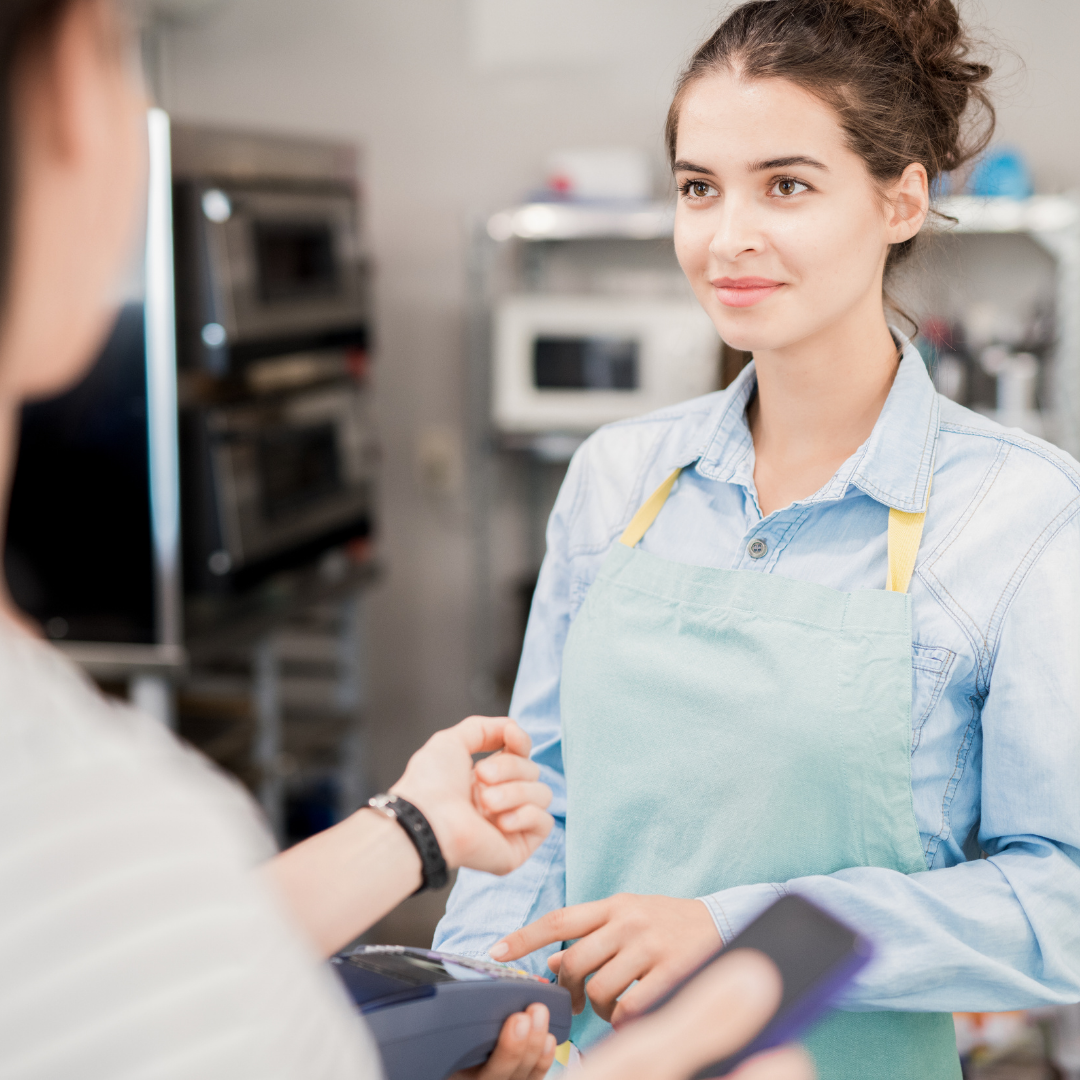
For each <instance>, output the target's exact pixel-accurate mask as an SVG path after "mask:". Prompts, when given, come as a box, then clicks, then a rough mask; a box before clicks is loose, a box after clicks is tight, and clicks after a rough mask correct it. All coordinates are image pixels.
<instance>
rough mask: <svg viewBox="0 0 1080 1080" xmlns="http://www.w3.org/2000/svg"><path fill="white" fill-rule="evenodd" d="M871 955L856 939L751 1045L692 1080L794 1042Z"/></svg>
mask: <svg viewBox="0 0 1080 1080" xmlns="http://www.w3.org/2000/svg"><path fill="white" fill-rule="evenodd" d="M872 954H873V948H872V946H871V945H870V942H869V941H867V940H866V939H865V938H863V937H860V938H858V941H857V943H856V946H855V951H853V952H851V953H848V955H847V956H846V957H845V958H844V959H843V960H841V961H840V962H839V963H838V964H837V965H836V967H834V968H832V969H831V970H830V971H829V972H827V973H826V974H825V975H824V976H823V977H822V978H821V979H820V980H819V981H818V982H816V983H815V984H814V985H813V986H812V987H811V988H810V990H809V992H807V993H806V994H804V995H803V996H802V997H801V998H799V999H798V1000H797V1001H795V1002H794V1003H793V1004H792V1005H791V1006H790V1007H789V1008H787V1009H785V1010H784V1011H783V1012H782V1013H779V1012H778V1013H776V1014H775V1015H774V1016H773V1018H772V1019H771V1020H770V1021H769V1022H768V1023H767V1024H766V1025H765V1027H764V1028H762V1029H761V1031H760V1033H759V1034H758V1036H757V1038H756V1039H754V1040H753V1042H750V1043H747V1045H746V1046H744V1047H743V1048H742V1049H741V1050H738V1051H736V1053H734V1054H732V1055H731V1056H730V1057H727V1058H724V1060H723V1061H720V1062H716V1063H714V1064H712V1065H709V1066H707V1067H706V1068H704V1069H702V1070H701V1072H699V1073H696V1074H695V1076H694V1080H711V1078H712V1077H717V1076H727V1074H728V1073H730V1072H732V1071H733V1070H734V1069H736V1068H738V1066H739V1065H741V1064H742V1063H743V1062H744V1061H745V1060H746V1059H747V1058H750V1057H753V1056H754V1055H755V1054H760V1053H761V1052H762V1051H764V1050H772V1049H774V1048H775V1047H777V1046H783V1045H784V1044H785V1043H790V1042H795V1041H796V1040H797V1039H798V1038H799V1036H800V1035H802V1034H803V1033H804V1032H806V1031H807V1029H809V1028H810V1027H812V1026H813V1025H814V1024H815V1023H817V1021H818V1020H820V1019H821V1018H822V1017H823V1016H824V1015H825V1014H826V1013H827V1012H828V1011H829V1006H830V1005H831V1004H832V1002H833V1001H835V1000H836V997H837V995H838V994H839V993H840V991H841V990H843V989H844V987H845V986H847V984H848V983H849V982H851V980H852V979H853V978H854V977H855V975H856V974H857V973H858V972H859V971H860V970H861V969H862V968H863V967H864V966H865V965H866V964H867V963H868V962H869V961H870V958H871V956H872Z"/></svg>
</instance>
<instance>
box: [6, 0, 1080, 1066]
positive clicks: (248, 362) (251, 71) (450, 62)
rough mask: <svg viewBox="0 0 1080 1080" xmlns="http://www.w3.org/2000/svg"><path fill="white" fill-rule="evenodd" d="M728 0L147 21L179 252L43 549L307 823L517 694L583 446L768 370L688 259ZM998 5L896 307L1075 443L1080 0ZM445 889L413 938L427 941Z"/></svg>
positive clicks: (1010, 1042) (952, 388)
mask: <svg viewBox="0 0 1080 1080" xmlns="http://www.w3.org/2000/svg"><path fill="white" fill-rule="evenodd" d="M725 6H726V5H724V4H723V3H721V2H720V0H617V2H616V0H421V2H419V3H414V4H408V5H406V4H394V3H386V2H373V0H304V2H303V3H300V2H298V0H150V2H149V3H148V4H147V6H146V15H145V26H144V30H143V46H144V47H143V52H144V62H145V66H146V70H147V78H148V82H149V84H150V88H151V94H152V98H153V102H154V105H155V107H156V108H155V110H154V111H153V112H152V113H151V115H150V118H149V122H148V131H149V138H150V145H151V162H152V170H151V198H150V207H149V214H148V226H147V237H146V253H145V258H142V257H140V260H139V262H138V265H137V266H135V267H133V269H132V273H131V276H130V281H128V282H127V283H126V284H125V286H124V296H125V298H126V302H125V306H124V313H123V315H122V317H121V320H120V322H119V323H118V325H117V328H116V331H115V332H114V334H113V337H112V339H111V340H110V342H109V345H108V346H107V348H106V349H105V351H104V353H103V355H102V358H101V360H100V361H99V363H98V365H97V367H96V368H95V369H94V371H93V372H92V373H91V375H90V376H89V377H88V379H87V380H86V381H85V382H84V383H83V384H81V385H80V386H79V387H77V388H76V389H75V390H74V391H72V392H71V393H70V394H68V395H65V396H64V397H63V398H62V399H60V400H58V401H55V402H47V403H42V404H40V405H35V406H32V407H30V408H29V409H28V410H27V415H26V417H25V419H24V430H23V443H22V449H21V456H20V464H19V473H18V476H17V478H16V483H15V488H14V492H13V507H12V514H11V521H10V524H9V530H8V537H7V547H6V554H5V558H6V562H7V568H8V572H9V576H10V578H11V581H12V588H13V590H14V592H15V594H16V597H17V599H19V601H20V602H21V603H22V604H23V605H24V607H26V608H27V610H29V611H30V612H31V613H32V614H33V615H34V616H35V617H37V618H38V619H39V620H40V621H41V622H42V625H43V626H44V628H45V630H46V633H47V634H48V635H49V636H50V637H52V638H53V639H54V640H56V641H57V642H58V643H60V644H61V647H63V648H65V649H66V650H67V651H68V652H69V653H70V654H71V655H73V656H74V657H75V658H76V659H78V660H79V661H80V662H82V663H83V664H84V665H85V666H86V667H87V669H88V670H89V671H91V673H92V674H93V675H94V676H95V677H96V678H97V679H98V680H99V681H100V682H101V683H102V685H103V686H105V687H106V688H107V689H108V690H110V691H111V692H114V693H117V694H126V695H129V696H131V697H132V698H134V699H135V700H137V701H139V702H140V703H141V704H142V705H143V706H144V707H146V708H147V709H149V710H150V711H152V712H154V713H155V714H156V715H158V716H160V717H161V718H162V720H163V722H166V723H169V724H171V725H173V726H174V727H175V728H176V729H177V730H178V731H179V732H180V733H181V734H182V735H183V736H184V737H185V738H187V739H189V740H190V741H192V742H193V743H194V744H195V745H197V746H200V747H201V748H202V749H203V750H205V751H206V752H207V753H208V754H210V755H211V756H212V757H214V758H215V759H216V760H217V761H218V762H220V764H221V765H222V766H223V767H224V768H226V769H229V770H230V771H232V772H234V773H235V774H236V775H237V776H238V777H239V778H240V779H241V781H242V782H244V783H245V784H247V785H248V786H249V787H250V788H251V790H252V791H253V792H254V794H255V795H256V797H258V798H259V799H260V801H261V802H262V805H263V807H264V809H265V811H266V813H267V815H268V818H269V819H270V821H271V824H272V825H273V827H274V828H275V830H276V831H277V833H278V836H279V838H280V840H281V841H282V842H283V843H289V842H292V841H295V840H296V839H299V838H302V837H303V836H306V835H309V834H310V833H312V832H314V831H317V830H318V829H319V828H321V827H324V826H325V825H327V824H330V823H332V822H333V821H334V820H337V819H339V818H340V817H341V816H342V815H343V814H345V813H347V812H349V811H350V810H351V809H353V808H355V807H356V806H358V805H360V803H361V802H362V801H363V800H364V799H366V798H367V797H368V796H369V795H370V794H373V793H374V792H376V791H379V790H382V789H384V788H385V787H386V786H387V785H388V784H390V783H391V782H392V781H393V779H395V778H396V776H397V775H398V774H399V773H400V771H401V769H402V768H403V766H404V764H405V762H406V760H407V758H408V755H409V753H410V752H411V751H412V750H413V749H414V748H415V747H416V746H417V745H419V744H420V743H421V742H422V741H423V740H424V739H425V738H426V737H427V736H428V735H429V734H431V732H433V731H434V730H436V729H437V728H439V727H444V726H446V725H448V724H450V723H453V722H455V721H456V720H458V719H460V718H461V717H463V716H465V715H467V714H469V713H473V712H481V713H502V712H504V711H505V710H506V708H507V706H508V703H509V694H510V689H511V686H512V682H513V676H514V670H515V666H516V663H517V657H518V652H519V649H520V644H521V635H522V632H523V629H524V619H525V616H526V613H527V610H528V603H529V600H530V597H531V592H532V587H533V584H534V583H535V576H536V572H537V569H538V568H539V564H540V560H541V559H542V557H543V550H544V541H543V528H544V522H545V520H546V517H547V514H548V512H549V511H550V508H551V504H552V502H553V500H554V497H555V493H556V491H557V489H558V486H559V483H560V481H561V479H562V476H563V473H564V471H565V466H566V462H567V460H568V459H569V456H570V454H571V453H572V452H573V450H574V449H575V448H576V446H577V445H579V444H580V441H581V440H582V439H583V438H584V437H585V436H586V435H587V434H588V432H589V431H591V430H593V429H594V428H595V427H596V426H598V425H599V424H601V423H604V422H606V421H608V420H610V419H616V418H618V417H620V416H625V415H630V414H633V413H635V412H644V411H647V410H649V409H651V408H654V407H656V406H657V405H662V404H666V403H668V402H670V401H677V400H681V399H683V398H687V397H691V396H695V395H697V394H701V393H706V392H708V391H710V390H713V389H716V388H718V387H721V386H724V385H726V384H727V383H728V382H729V381H730V380H731V378H733V377H734V375H735V374H736V373H737V371H738V370H739V368H740V367H741V366H742V364H743V363H745V361H746V359H747V358H746V357H745V356H742V355H741V354H738V353H735V352H733V351H731V350H728V349H726V348H724V347H722V346H721V344H720V343H719V342H718V340H717V339H716V337H715V334H714V332H713V331H712V328H711V326H710V325H709V323H708V321H707V320H706V319H705V318H704V316H703V315H702V314H701V312H700V311H699V310H698V309H697V308H696V306H695V305H694V303H693V301H692V298H691V297H690V294H689V292H688V289H687V287H686V285H685V283H684V282H683V280H682V279H681V276H680V273H679V271H678V267H677V265H676V263H675V261H674V256H673V254H672V252H671V242H670V229H671V206H672V198H673V191H672V185H671V183H670V180H669V178H668V176H667V174H666V166H665V161H664V154H663V148H662V138H661V129H662V125H663V119H664V115H665V113H666V110H667V106H668V103H669V98H670V92H671V88H672V84H673V80H674V78H675V75H676V73H677V71H678V70H679V68H680V66H681V65H682V63H683V62H684V61H685V60H686V58H687V57H688V55H689V53H690V52H691V50H692V49H693V48H694V47H695V46H696V45H697V44H698V43H699V42H700V41H701V40H702V39H703V38H704V37H705V36H706V35H707V33H708V32H709V30H710V29H711V28H712V27H713V26H714V25H715V24H716V23H717V21H718V20H719V18H720V16H721V13H722V11H723V10H724V8H725ZM963 7H964V10H965V12H966V14H967V16H968V18H969V19H970V20H971V22H972V23H973V24H975V25H981V26H984V27H985V28H986V37H987V39H988V42H989V45H990V48H991V50H994V49H998V50H1001V51H1002V55H1001V56H1000V60H999V75H998V77H997V82H996V86H997V95H998V98H997V100H998V103H999V125H998V134H997V138H996V140H995V143H994V146H993V147H992V148H991V151H990V152H989V153H988V154H987V156H986V157H985V158H984V159H983V160H982V161H981V162H979V163H978V165H977V166H976V167H975V168H974V169H973V170H972V171H970V172H969V173H967V174H965V175H963V176H954V177H950V178H948V179H947V180H946V182H945V183H944V184H943V185H942V189H941V190H940V192H939V195H940V198H941V207H942V209H943V210H944V211H945V212H947V213H948V214H949V215H950V216H951V218H952V219H954V224H953V225H952V227H951V229H950V230H949V231H948V232H947V233H943V232H939V233H938V235H937V237H936V239H934V240H933V241H932V242H931V243H929V244H928V245H926V247H925V250H924V253H923V254H922V255H921V256H920V257H919V261H918V262H917V263H916V265H915V266H914V267H913V268H912V269H911V270H910V271H908V272H907V273H906V275H905V277H904V278H902V279H901V280H900V281H898V282H897V283H896V286H895V290H894V295H895V299H896V304H897V307H898V309H899V310H901V311H902V312H905V313H908V314H910V315H911V316H913V317H914V319H916V320H917V322H918V325H919V329H920V341H919V344H920V347H921V348H922V351H923V355H924V357H925V358H926V359H927V362H928V364H929V365H930V368H931V372H932V374H933V375H934V378H935V381H936V383H937V385H938V388H939V390H941V392H943V393H946V394H948V395H949V396H951V397H954V398H956V399H957V400H960V401H962V402H963V403H964V404H968V405H970V406H972V407H974V408H978V409H981V410H984V411H987V412H991V413H993V414H994V415H996V416H997V417H998V418H1000V419H1001V420H1002V421H1003V422H1005V423H1007V424H1010V425H1013V426H1018V427H1023V428H1025V429H1026V430H1028V431H1030V432H1033V433H1035V434H1039V435H1042V436H1044V437H1046V438H1049V439H1051V440H1053V441H1056V442H1058V443H1059V444H1060V445H1062V446H1063V447H1065V448H1066V449H1068V450H1069V451H1070V452H1072V453H1074V454H1076V453H1077V452H1078V451H1080V195H1078V192H1080V125H1078V122H1077V119H1076V110H1075V102H1076V100H1077V99H1078V97H1080V69H1078V68H1077V66H1076V64H1075V61H1074V52H1075V43H1076V42H1077V41H1078V40H1080V5H1077V4H1076V3H1075V0H981V2H975V0H972V2H969V3H966V4H964V5H963ZM1018 58H1022V60H1021V59H1018ZM898 325H900V326H901V328H902V329H904V330H905V331H906V330H908V329H910V325H911V324H910V323H906V322H904V321H903V319H902V318H901V319H900V321H899V322H898ZM45 492H48V493H49V494H48V495H45V494H43V493H45ZM444 900H445V894H433V895H425V896H422V897H418V898H416V899H414V900H411V901H409V902H408V903H406V904H405V905H404V906H403V907H402V908H401V909H400V910H399V911H398V912H395V913H394V914H393V915H391V916H389V917H388V918H387V920H385V921H384V923H383V924H380V926H379V927H378V928H376V930H375V931H374V932H373V935H374V939H375V940H383V941H395V942H399V943H412V944H421V945H426V944H427V943H428V942H429V941H430V938H431V932H432V929H433V927H434V924H435V922H436V920H437V919H438V917H439V915H440V914H441V910H442V905H443V903H444ZM1074 1019H1075V1018H1074ZM1078 1023H1080V1022H1078ZM958 1025H959V1027H958V1031H959V1038H960V1040H961V1044H962V1050H963V1051H964V1053H965V1054H966V1056H967V1059H968V1063H967V1068H968V1073H969V1075H970V1076H972V1077H975V1076H979V1077H987V1078H989V1077H1000V1078H1005V1077H1030V1078H1031V1080H1035V1078H1036V1077H1040V1078H1041V1077H1050V1076H1052V1075H1071V1076H1080V1071H1073V1072H1068V1071H1065V1072H1060V1073H1058V1074H1055V1073H1054V1072H1053V1071H1052V1070H1053V1068H1054V1066H1051V1065H1049V1064H1048V1063H1047V1062H1046V1060H1045V1058H1046V1047H1047V1045H1050V1044H1053V1045H1055V1046H1057V1047H1058V1051H1057V1054H1058V1059H1059V1061H1058V1065H1059V1066H1060V1067H1062V1068H1065V1069H1066V1070H1068V1069H1073V1070H1080V1031H1073V1032H1072V1034H1071V1036H1070V1034H1069V1032H1068V1030H1067V1028H1068V1021H1067V1020H1063V1019H1062V1018H1060V1017H1057V1016H1033V1015H1026V1014H1008V1015H1007V1016H1004V1017H981V1016H975V1017H966V1018H961V1019H959V1020H958ZM1070 1038H1071V1039H1072V1044H1073V1045H1074V1051H1068V1046H1069V1045H1070V1042H1069V1040H1070ZM1070 1052H1074V1054H1075V1060H1072V1059H1069V1056H1068V1055H1069V1053H1070ZM1063 1055H1064V1056H1063Z"/></svg>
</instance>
